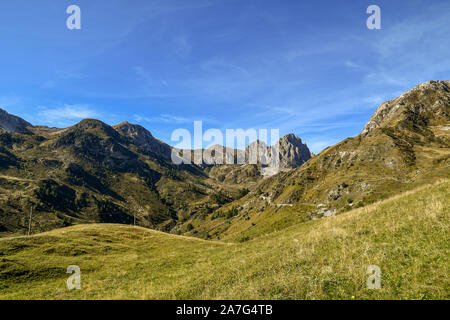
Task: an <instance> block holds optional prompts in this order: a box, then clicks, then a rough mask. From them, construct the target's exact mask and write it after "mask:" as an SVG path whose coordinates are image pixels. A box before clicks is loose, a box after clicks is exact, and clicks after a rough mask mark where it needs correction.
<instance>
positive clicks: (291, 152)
mask: <svg viewBox="0 0 450 320" xmlns="http://www.w3.org/2000/svg"><path fill="white" fill-rule="evenodd" d="M278 144H279V159H280V167H281V168H297V167H299V166H301V165H302V164H303V163H305V162H306V161H308V160H309V159H310V158H311V151H309V149H308V146H307V145H306V143H303V142H302V139H300V138H299V137H297V136H296V135H294V134H293V133H290V134H287V135H285V136H284V137H282V138H281V139H280V140H279V142H278Z"/></svg>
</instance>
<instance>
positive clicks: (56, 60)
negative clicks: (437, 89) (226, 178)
mask: <svg viewBox="0 0 450 320" xmlns="http://www.w3.org/2000/svg"><path fill="white" fill-rule="evenodd" d="M72 4H76V5H79V6H80V8H81V12H82V29H81V30H68V29H67V28H66V19H67V18H68V14H66V8H67V7H68V6H69V5H72ZM372 4H376V5H379V6H380V8H381V27H382V29H381V30H369V29H367V27H366V19H367V18H368V16H369V15H368V14H367V13H366V9H367V7H368V6H369V5H372ZM449 21H450V3H449V2H448V1H417V0H411V1H375V0H370V1H362V0H358V1H325V0H317V1H300V0H296V1H287V0H284V1H283V0H280V1H265V0H258V1H256V0H248V1H246V0H239V1H235V0H220V1H219V0H198V1H196V0H190V1H186V0H184V1H171V0H164V1H162V0H160V1H138V0H135V1H122V0H108V1H103V0H96V1H92V0H89V1H84V0H81V1H75V0H68V1H66V0H58V1H55V0H36V1H33V2H30V1H26V0H15V1H1V3H0V41H1V47H0V73H1V77H0V107H1V108H4V109H6V110H7V111H8V112H10V113H13V114H17V115H19V116H21V117H23V118H25V119H26V120H28V121H30V122H31V123H33V124H41V125H48V126H57V127H65V126H69V125H73V124H75V123H77V122H78V121H80V120H81V119H83V118H98V119H100V120H102V121H105V122H106V123H108V124H111V125H113V124H117V123H119V122H122V121H124V120H127V121H129V122H132V123H139V124H141V125H143V126H144V127H146V128H147V129H149V130H150V131H151V132H152V133H153V135H154V136H156V137H157V138H159V139H162V140H164V141H166V142H168V143H173V142H171V141H170V135H171V133H172V131H173V130H174V129H177V128H187V129H189V130H191V131H192V130H193V121H194V120H202V121H203V126H204V129H208V128H219V129H221V130H225V129H226V128H230V129H238V128H243V129H248V128H255V129H259V128H263V129H271V128H278V129H280V134H281V135H284V134H287V133H290V132H293V133H295V134H296V135H298V136H300V137H301V138H302V139H303V140H304V141H306V143H307V144H308V145H309V146H310V148H311V149H312V151H314V152H319V151H320V150H321V149H323V148H324V147H326V146H329V145H333V144H335V143H337V142H339V141H340V140H342V139H344V138H346V137H349V136H355V135H357V134H358V133H359V132H360V131H361V129H362V128H363V126H364V124H365V123H366V122H367V121H368V119H369V118H370V116H371V115H372V114H373V112H374V111H375V109H376V107H377V106H378V104H379V103H381V102H383V101H385V100H389V99H392V98H394V97H396V96H398V95H399V94H401V93H402V92H403V91H405V90H408V89H410V88H412V87H413V86H414V85H416V84H418V83H421V82H424V81H427V80H430V79H449V78H450V77H449V71H450V55H449V51H450V50H449V44H450V43H449V41H450V40H449V39H450V24H449Z"/></svg>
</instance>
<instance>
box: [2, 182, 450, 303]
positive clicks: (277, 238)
mask: <svg viewBox="0 0 450 320" xmlns="http://www.w3.org/2000/svg"><path fill="white" fill-rule="evenodd" d="M449 221H450V181H448V180H446V181H441V182H439V183H435V184H433V185H429V186H425V187H421V188H419V189H416V190H414V191H410V192H407V193H403V194H401V195H398V196H396V197H394V198H391V199H388V200H385V201H383V202H377V203H374V204H371V205H369V206H366V207H362V208H358V209H355V210H352V211H349V212H347V213H343V214H340V215H338V216H333V217H329V218H324V219H319V220H315V221H308V222H305V223H301V224H298V225H295V226H292V227H290V228H285V229H283V230H282V231H278V232H272V233H270V234H266V235H263V236H260V237H258V238H255V239H253V240H250V241H247V242H243V243H225V242H217V241H205V240H200V239H196V238H187V237H181V236H175V235H169V234H165V233H160V232H157V231H152V230H147V229H143V228H139V227H130V226H124V225H109V224H100V225H99V224H92V225H79V226H73V227H68V228H65V229H59V230H54V231H51V232H47V233H43V234H39V235H34V236H31V237H17V238H5V239H0V298H2V299H19V298H23V299H39V298H45V299H94V298H96V299H162V298H163V299H181V298H187V299H194V298H199V299H210V298H218V299H221V298H224V299H255V298H261V299H352V298H354V299H379V298H385V299H439V298H440V299H449V298H450V281H449V276H448V275H449V266H450V263H449V257H450V252H449V249H450V241H449V240H450V239H449V236H448V235H449V234H450V232H449V231H450V230H449ZM69 265H78V266H80V268H81V272H82V288H81V290H75V291H68V290H67V289H66V286H65V281H66V279H67V277H68V274H66V273H65V272H66V268H67V267H68V266H69ZM369 265H378V266H379V267H380V268H381V273H382V274H381V289H379V290H368V289H367V288H366V279H367V277H368V275H367V274H366V269H367V267H368V266H369Z"/></svg>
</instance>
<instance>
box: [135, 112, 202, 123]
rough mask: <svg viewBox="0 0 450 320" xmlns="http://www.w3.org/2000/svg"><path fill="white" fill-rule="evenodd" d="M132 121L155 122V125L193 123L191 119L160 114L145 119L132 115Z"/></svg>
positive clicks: (144, 117)
mask: <svg viewBox="0 0 450 320" xmlns="http://www.w3.org/2000/svg"><path fill="white" fill-rule="evenodd" d="M134 120H136V121H138V122H143V121H144V122H155V123H177V124H179V123H193V122H194V120H193V119H188V118H184V117H179V116H174V115H170V114H160V115H159V116H158V117H146V116H141V115H138V114H135V115H134Z"/></svg>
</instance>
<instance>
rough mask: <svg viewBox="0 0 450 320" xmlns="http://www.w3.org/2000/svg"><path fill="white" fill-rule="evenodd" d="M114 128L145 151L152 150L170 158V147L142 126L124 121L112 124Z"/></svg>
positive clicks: (165, 157)
mask: <svg viewBox="0 0 450 320" xmlns="http://www.w3.org/2000/svg"><path fill="white" fill-rule="evenodd" d="M114 129H115V130H116V131H117V132H119V133H120V134H121V135H123V136H126V137H129V138H131V139H132V141H133V143H135V144H136V145H138V146H141V147H143V148H144V149H146V150H147V151H150V152H153V153H154V154H156V155H158V156H160V157H162V158H164V159H166V160H168V159H170V158H171V152H172V148H171V147H170V146H169V145H168V144H166V143H164V142H162V141H160V140H158V139H156V138H154V137H153V135H152V134H151V133H150V131H148V130H147V129H145V128H144V127H142V126H140V125H137V124H131V123H128V122H126V121H125V122H122V123H120V124H118V125H116V126H114Z"/></svg>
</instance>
